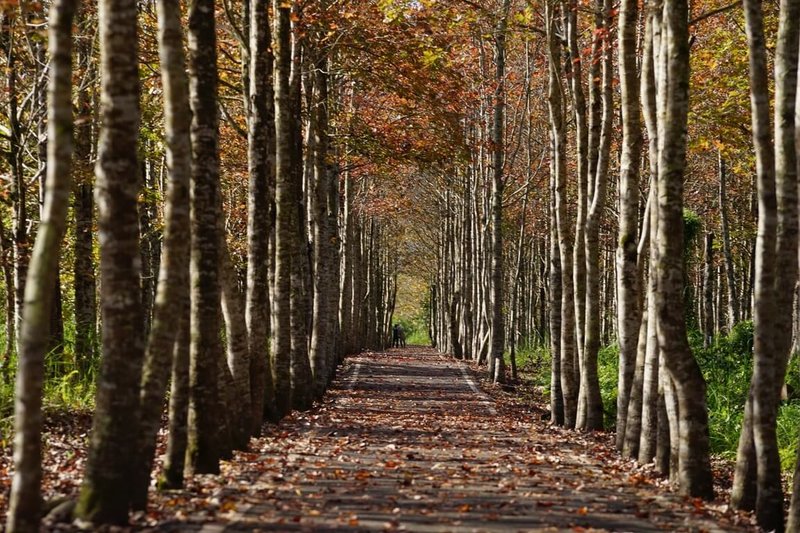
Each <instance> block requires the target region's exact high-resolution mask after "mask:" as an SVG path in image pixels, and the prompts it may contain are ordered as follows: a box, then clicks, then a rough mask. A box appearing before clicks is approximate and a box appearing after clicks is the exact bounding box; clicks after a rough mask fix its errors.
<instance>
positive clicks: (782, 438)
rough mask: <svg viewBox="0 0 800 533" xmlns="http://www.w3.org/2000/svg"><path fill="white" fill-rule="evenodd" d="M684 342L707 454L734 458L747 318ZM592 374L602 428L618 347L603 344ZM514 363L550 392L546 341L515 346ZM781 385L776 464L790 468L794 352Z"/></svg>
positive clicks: (609, 416)
mask: <svg viewBox="0 0 800 533" xmlns="http://www.w3.org/2000/svg"><path fill="white" fill-rule="evenodd" d="M689 344H690V346H691V348H692V351H693V353H694V355H695V357H696V358H697V362H698V364H699V365H700V368H701V370H702V372H703V376H704V378H705V380H706V384H707V404H708V413H709V436H710V440H711V443H710V444H711V451H712V453H714V454H716V455H719V456H721V457H724V458H727V459H735V458H736V449H737V446H738V443H739V434H740V432H741V428H742V418H743V416H744V404H745V401H746V400H747V393H748V390H749V388H750V377H751V375H752V370H753V323H752V322H751V321H744V322H741V323H739V324H737V325H736V326H735V327H734V328H733V330H732V331H731V332H730V333H729V334H728V335H721V336H719V337H718V338H716V339H715V340H714V343H713V344H712V345H711V346H709V347H707V348H706V347H703V337H702V334H700V333H699V332H697V331H691V332H690V333H689ZM597 363H598V376H599V380H600V391H601V395H602V399H603V411H604V415H605V427H606V428H607V429H613V428H614V425H615V423H616V411H617V392H618V365H619V347H618V346H617V345H616V344H614V345H610V346H605V347H603V348H602V349H601V350H600V353H599V354H598V361H597ZM517 364H518V368H519V371H520V374H521V375H523V377H524V379H526V380H531V381H533V383H534V384H535V385H538V386H541V387H542V388H543V389H544V391H545V392H546V393H547V394H549V393H550V352H549V349H548V347H547V346H542V345H535V346H534V345H531V346H524V347H520V349H519V350H518V352H517ZM786 381H787V388H788V391H789V397H790V399H789V400H788V401H786V402H784V403H782V404H781V407H780V410H779V413H778V428H777V433H778V446H779V448H780V456H781V466H782V467H783V469H784V470H791V469H792V468H794V463H795V461H796V453H797V446H798V441H800V426H798V424H797V423H796V422H797V420H798V419H800V355H798V354H795V356H794V357H792V360H791V361H790V364H789V370H788V374H787V379H786Z"/></svg>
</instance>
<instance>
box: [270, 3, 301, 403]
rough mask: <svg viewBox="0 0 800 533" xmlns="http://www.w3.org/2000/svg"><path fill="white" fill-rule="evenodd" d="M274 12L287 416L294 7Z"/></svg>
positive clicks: (280, 348) (277, 332)
mask: <svg viewBox="0 0 800 533" xmlns="http://www.w3.org/2000/svg"><path fill="white" fill-rule="evenodd" d="M273 9H274V13H275V38H274V40H273V51H274V54H275V79H274V84H275V139H276V152H275V155H276V157H275V176H276V186H275V204H276V222H275V288H274V303H273V319H272V326H273V329H272V342H271V348H272V365H273V379H274V382H275V404H276V409H277V416H278V417H279V418H282V417H284V416H285V415H286V414H287V413H288V412H289V410H290V409H291V406H292V397H291V391H292V389H291V372H290V367H291V360H292V332H291V270H292V250H293V247H294V244H293V239H294V238H295V231H294V227H293V225H292V210H293V209H294V206H293V205H292V202H293V200H294V199H293V197H292V168H291V164H292V155H291V150H292V147H291V131H290V128H291V124H290V121H291V111H290V105H291V104H290V101H289V70H290V68H291V29H290V25H289V17H290V15H291V7H290V6H289V5H288V4H287V5H284V4H283V3H282V2H280V1H279V0H274V1H273Z"/></svg>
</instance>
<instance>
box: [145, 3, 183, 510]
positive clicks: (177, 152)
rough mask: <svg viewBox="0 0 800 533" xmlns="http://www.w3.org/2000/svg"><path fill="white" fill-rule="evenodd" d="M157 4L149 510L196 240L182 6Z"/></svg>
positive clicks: (148, 385) (147, 377) (147, 393)
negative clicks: (158, 207)
mask: <svg viewBox="0 0 800 533" xmlns="http://www.w3.org/2000/svg"><path fill="white" fill-rule="evenodd" d="M157 7H158V20H159V28H158V30H159V31H158V38H159V56H160V58H161V72H162V80H163V81H162V85H163V87H164V112H165V116H164V122H165V132H166V138H167V147H166V148H167V154H166V156H167V168H168V169H169V185H168V188H167V199H166V200H167V202H166V207H165V213H164V219H165V223H166V230H165V233H164V256H163V260H162V261H161V265H160V271H159V274H158V287H157V289H156V290H157V293H156V300H155V304H154V311H153V321H152V327H151V329H150V336H149V339H148V343H147V351H146V353H145V366H144V373H143V376H142V392H141V404H142V413H141V422H140V428H139V431H140V434H139V436H138V449H139V454H138V462H137V463H136V466H135V470H134V478H133V483H132V484H133V488H132V490H131V492H132V507H133V508H134V509H136V510H144V509H145V508H146V506H147V490H148V488H149V486H150V474H151V471H152V469H153V459H154V456H155V451H156V437H157V435H158V429H159V427H161V413H162V411H163V407H164V397H165V394H166V391H167V386H168V384H169V381H168V380H169V375H170V367H171V366H172V359H173V353H174V349H175V344H176V340H177V337H178V333H179V331H178V328H176V327H175V322H174V321H175V317H176V316H180V313H181V312H182V307H183V305H184V304H185V303H186V302H187V298H188V282H189V252H190V248H189V244H190V239H191V231H190V226H189V223H190V220H189V185H190V179H191V173H192V151H191V149H192V146H191V135H190V128H191V112H190V110H189V80H188V78H187V76H186V58H185V55H184V52H183V31H182V28H181V12H180V5H179V4H178V2H175V1H173V0H159V2H158V3H157Z"/></svg>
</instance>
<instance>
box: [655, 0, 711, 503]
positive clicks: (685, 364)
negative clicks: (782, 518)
mask: <svg viewBox="0 0 800 533" xmlns="http://www.w3.org/2000/svg"><path fill="white" fill-rule="evenodd" d="M653 8H654V15H653V16H654V24H655V26H656V27H657V28H659V29H660V32H655V31H654V52H655V54H656V60H655V66H656V76H655V78H656V84H657V106H658V152H659V160H658V206H657V209H658V230H657V241H658V260H657V262H656V280H657V292H656V310H657V317H658V318H657V320H658V342H659V346H660V348H661V353H662V356H663V358H664V363H665V366H666V368H667V370H668V371H669V374H670V376H671V378H672V380H673V382H674V384H675V388H676V393H677V401H678V405H679V409H678V416H679V434H678V435H670V439H676V438H677V439H679V445H678V446H679V454H680V455H679V464H678V469H679V470H678V473H677V479H678V483H679V487H680V490H681V492H682V493H684V494H689V495H692V496H696V497H702V498H707V499H709V498H711V497H713V491H714V489H713V484H712V478H711V465H710V463H709V443H708V410H707V408H706V397H705V392H706V386H705V381H704V379H703V375H702V373H701V372H700V367H699V366H698V365H697V361H696V360H695V358H694V356H693V355H692V352H691V350H690V349H689V343H688V340H687V337H686V320H685V314H684V301H683V280H684V277H683V268H684V264H683V176H684V170H685V166H686V123H687V116H688V109H689V31H688V4H687V2H686V1H685V0H664V1H663V4H660V3H658V2H656V3H654V4H653ZM659 34H660V39H659V40H655V39H656V35H659ZM659 41H660V42H659Z"/></svg>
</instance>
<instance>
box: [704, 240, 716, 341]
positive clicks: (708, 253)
mask: <svg viewBox="0 0 800 533" xmlns="http://www.w3.org/2000/svg"><path fill="white" fill-rule="evenodd" d="M704 256H705V263H704V265H703V346H705V347H706V348H708V347H709V346H711V344H712V343H713V342H714V329H715V328H714V234H713V233H706V242H705V252H704Z"/></svg>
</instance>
